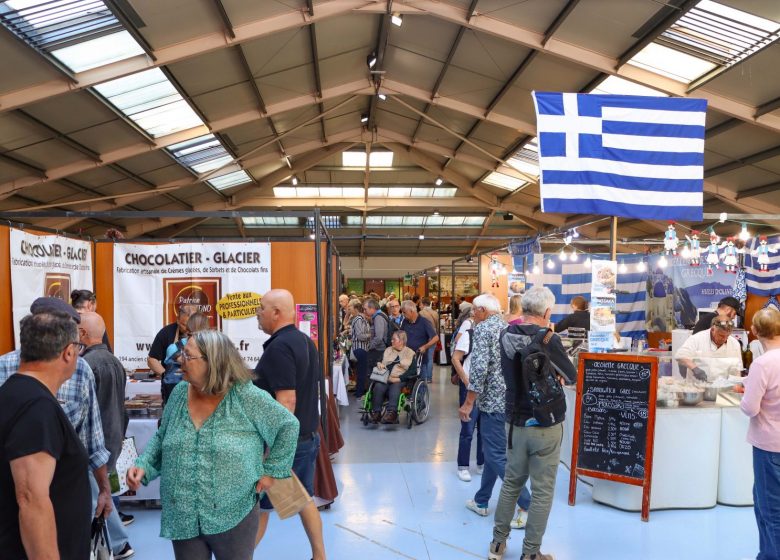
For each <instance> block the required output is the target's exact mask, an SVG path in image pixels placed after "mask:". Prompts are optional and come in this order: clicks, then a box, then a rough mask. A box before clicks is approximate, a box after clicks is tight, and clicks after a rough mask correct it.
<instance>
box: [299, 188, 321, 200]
mask: <svg viewBox="0 0 780 560" xmlns="http://www.w3.org/2000/svg"><path fill="white" fill-rule="evenodd" d="M297 189H298V198H317V197H319V196H320V189H319V188H318V187H297Z"/></svg>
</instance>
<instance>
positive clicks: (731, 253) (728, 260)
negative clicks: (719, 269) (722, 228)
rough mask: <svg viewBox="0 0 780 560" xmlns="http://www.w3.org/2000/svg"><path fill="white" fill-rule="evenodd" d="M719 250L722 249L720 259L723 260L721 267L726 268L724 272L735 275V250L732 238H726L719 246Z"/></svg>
mask: <svg viewBox="0 0 780 560" xmlns="http://www.w3.org/2000/svg"><path fill="white" fill-rule="evenodd" d="M720 248H721V249H724V251H723V254H722V255H721V259H722V260H723V265H724V266H725V267H726V272H731V273H734V274H736V272H737V248H736V247H735V246H734V238H733V237H727V238H726V241H724V242H723V243H721V244H720Z"/></svg>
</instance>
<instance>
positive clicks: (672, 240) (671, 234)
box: [664, 222, 679, 256]
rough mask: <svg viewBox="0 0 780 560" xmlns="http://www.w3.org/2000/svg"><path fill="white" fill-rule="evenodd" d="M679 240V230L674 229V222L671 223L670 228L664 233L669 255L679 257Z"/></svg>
mask: <svg viewBox="0 0 780 560" xmlns="http://www.w3.org/2000/svg"><path fill="white" fill-rule="evenodd" d="M678 244H679V240H678V239H677V230H676V229H674V222H669V227H668V228H666V233H664V250H665V251H666V253H667V254H669V255H675V256H677V245H678Z"/></svg>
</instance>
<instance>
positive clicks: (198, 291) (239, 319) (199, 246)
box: [114, 243, 271, 369]
mask: <svg viewBox="0 0 780 560" xmlns="http://www.w3.org/2000/svg"><path fill="white" fill-rule="evenodd" d="M270 289H271V244H270V243H175V244H164V245H149V244H133V243H115V244H114V354H115V355H116V357H117V358H119V360H120V361H121V362H122V364H124V366H125V367H126V368H128V369H137V368H144V369H145V368H146V367H147V364H146V358H147V357H148V355H149V349H150V348H151V346H152V342H153V341H154V337H155V336H156V335H157V332H158V331H159V330H160V329H162V328H163V327H164V326H165V325H169V324H171V323H175V322H176V310H177V309H178V307H180V306H181V305H184V304H192V305H197V307H198V310H199V311H201V312H203V313H205V314H206V315H207V316H208V317H209V323H210V325H211V327H212V328H216V329H219V330H221V331H222V332H224V333H225V334H226V335H228V336H229V337H230V339H231V340H232V341H233V343H234V344H235V345H236V347H237V348H238V350H239V352H240V353H241V356H242V357H243V358H244V362H245V363H246V365H247V366H248V367H251V368H254V367H255V365H256V364H257V361H258V360H259V359H260V355H261V354H262V353H263V341H265V340H266V339H267V338H268V337H267V335H266V334H265V333H263V332H262V331H261V330H260V329H259V328H258V325H257V317H256V316H255V311H256V308H257V305H258V304H259V302H260V297H261V296H262V294H264V293H265V292H267V291H268V290H270Z"/></svg>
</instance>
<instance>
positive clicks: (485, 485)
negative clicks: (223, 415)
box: [474, 411, 531, 511]
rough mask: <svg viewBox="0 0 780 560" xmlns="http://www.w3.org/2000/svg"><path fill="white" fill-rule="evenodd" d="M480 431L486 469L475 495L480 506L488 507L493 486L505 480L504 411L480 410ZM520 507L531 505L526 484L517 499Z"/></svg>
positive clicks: (525, 507)
mask: <svg viewBox="0 0 780 560" xmlns="http://www.w3.org/2000/svg"><path fill="white" fill-rule="evenodd" d="M479 428H480V429H479V431H480V432H481V434H482V450H483V452H484V454H485V469H484V470H483V471H482V482H481V484H480V487H479V490H477V493H476V494H475V495H474V501H475V502H477V505H478V506H479V507H487V506H488V502H489V501H490V496H492V495H493V486H495V484H496V480H497V479H499V478H500V479H501V480H504V471H505V469H506V421H505V415H504V413H503V412H483V411H480V412H479ZM517 505H518V507H521V508H523V509H524V510H526V511H527V510H528V508H529V506H530V505H531V493H530V492H529V491H528V488H527V487H526V486H523V490H522V491H521V492H520V497H519V498H518V499H517Z"/></svg>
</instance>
